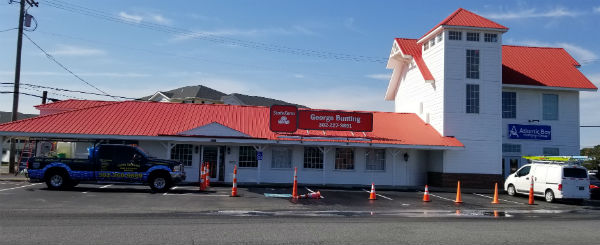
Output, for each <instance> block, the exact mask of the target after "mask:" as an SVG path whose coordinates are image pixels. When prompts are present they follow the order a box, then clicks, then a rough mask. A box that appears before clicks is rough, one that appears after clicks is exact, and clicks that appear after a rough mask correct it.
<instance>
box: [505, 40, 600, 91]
mask: <svg viewBox="0 0 600 245" xmlns="http://www.w3.org/2000/svg"><path fill="white" fill-rule="evenodd" d="M578 66H579V63H578V62H577V61H576V60H575V59H573V57H571V55H569V53H567V51H565V50H564V49H562V48H541V47H525V46H508V45H504V46H502V83H503V84H518V85H532V86H548V87H563V88H579V89H597V88H596V86H594V84H593V83H592V82H590V80H588V79H587V78H586V77H585V76H584V75H583V74H582V73H581V72H580V71H579V69H577V67H578Z"/></svg>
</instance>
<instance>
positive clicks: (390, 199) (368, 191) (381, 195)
mask: <svg viewBox="0 0 600 245" xmlns="http://www.w3.org/2000/svg"><path fill="white" fill-rule="evenodd" d="M362 190H363V191H365V192H367V193H371V191H368V190H365V189H362ZM375 195H377V196H380V197H382V198H385V199H388V200H390V201H392V200H394V199H391V198H389V197H386V196H384V195H381V194H377V193H375Z"/></svg>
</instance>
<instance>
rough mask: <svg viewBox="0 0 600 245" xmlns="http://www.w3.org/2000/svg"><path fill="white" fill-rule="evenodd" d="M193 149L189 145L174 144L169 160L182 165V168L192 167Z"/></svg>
mask: <svg viewBox="0 0 600 245" xmlns="http://www.w3.org/2000/svg"><path fill="white" fill-rule="evenodd" d="M193 148H194V146H192V145H190V144H176V145H175V146H174V147H173V148H171V159H172V160H175V161H179V162H181V163H183V166H192V153H193Z"/></svg>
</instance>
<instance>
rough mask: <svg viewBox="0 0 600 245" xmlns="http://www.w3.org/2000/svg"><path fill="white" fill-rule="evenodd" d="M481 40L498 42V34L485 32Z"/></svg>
mask: <svg viewBox="0 0 600 245" xmlns="http://www.w3.org/2000/svg"><path fill="white" fill-rule="evenodd" d="M483 41H485V42H487V43H497V42H498V34H493V33H486V34H484V35H483Z"/></svg>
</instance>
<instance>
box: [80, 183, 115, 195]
mask: <svg viewBox="0 0 600 245" xmlns="http://www.w3.org/2000/svg"><path fill="white" fill-rule="evenodd" d="M111 186H112V184H108V185H103V186H100V189H104V188H108V187H111ZM90 190H91V189H88V190H87V191H84V192H82V193H83V194H87V193H88V192H89V191H90Z"/></svg>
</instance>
